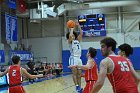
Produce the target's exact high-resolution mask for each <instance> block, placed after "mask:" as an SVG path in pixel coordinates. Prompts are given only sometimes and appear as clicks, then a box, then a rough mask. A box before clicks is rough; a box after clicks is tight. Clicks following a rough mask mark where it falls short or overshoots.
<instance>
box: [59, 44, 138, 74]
mask: <svg viewBox="0 0 140 93" xmlns="http://www.w3.org/2000/svg"><path fill="white" fill-rule="evenodd" d="M117 51H118V49H116V52H115V53H116V54H117ZM86 54H87V50H82V55H81V59H82V62H83V64H84V65H85V64H86V62H87V58H86ZM69 56H70V51H69V50H63V51H62V63H63V71H64V72H71V70H70V69H69V68H68V65H69ZM103 58H104V57H103V56H102V54H101V51H100V49H97V55H96V57H95V61H96V62H97V65H98V67H99V64H100V62H101V60H102V59H103ZM130 59H131V61H132V64H133V66H134V69H135V70H140V47H135V48H134V52H133V55H131V56H130Z"/></svg>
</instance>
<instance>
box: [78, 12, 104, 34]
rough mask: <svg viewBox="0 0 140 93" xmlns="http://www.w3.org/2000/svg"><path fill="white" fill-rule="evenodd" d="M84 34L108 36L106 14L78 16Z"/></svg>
mask: <svg viewBox="0 0 140 93" xmlns="http://www.w3.org/2000/svg"><path fill="white" fill-rule="evenodd" d="M78 22H79V24H80V26H81V28H82V30H83V36H87V37H90V36H106V20H105V15H104V14H91V15H80V16H78Z"/></svg>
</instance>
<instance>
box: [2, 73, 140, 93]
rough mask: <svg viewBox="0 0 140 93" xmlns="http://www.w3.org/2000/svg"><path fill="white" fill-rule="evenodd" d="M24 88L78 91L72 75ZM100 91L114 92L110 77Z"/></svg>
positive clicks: (29, 91) (34, 92)
mask: <svg viewBox="0 0 140 93" xmlns="http://www.w3.org/2000/svg"><path fill="white" fill-rule="evenodd" d="M139 75H140V73H139ZM84 85H85V82H84V78H82V87H83V88H84ZM24 88H25V90H26V93H76V92H75V87H74V84H73V81H72V77H71V75H67V76H63V77H60V78H55V79H51V80H45V81H42V82H38V83H34V84H30V85H26V86H24ZM139 90H140V84H139ZM0 93H7V91H0ZM99 93H113V92H112V88H111V85H110V83H109V81H108V79H106V80H105V83H104V86H103V88H102V89H101V91H100V92H99Z"/></svg>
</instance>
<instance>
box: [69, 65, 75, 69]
mask: <svg viewBox="0 0 140 93" xmlns="http://www.w3.org/2000/svg"><path fill="white" fill-rule="evenodd" d="M75 67H76V66H73V65H71V66H68V68H75Z"/></svg>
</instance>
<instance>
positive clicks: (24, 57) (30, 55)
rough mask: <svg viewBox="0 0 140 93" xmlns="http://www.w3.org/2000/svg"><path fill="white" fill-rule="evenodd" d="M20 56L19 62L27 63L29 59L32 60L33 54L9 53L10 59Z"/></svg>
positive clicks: (26, 52) (24, 52)
mask: <svg viewBox="0 0 140 93" xmlns="http://www.w3.org/2000/svg"><path fill="white" fill-rule="evenodd" d="M14 55H17V56H20V59H21V61H29V60H30V59H31V58H33V54H32V53H31V52H29V51H14V50H12V51H11V58H12V57H13V56H14Z"/></svg>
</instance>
